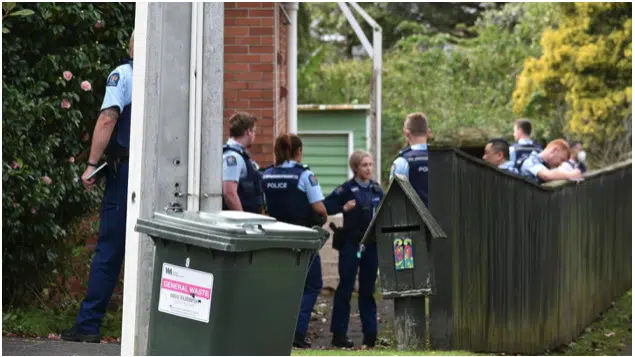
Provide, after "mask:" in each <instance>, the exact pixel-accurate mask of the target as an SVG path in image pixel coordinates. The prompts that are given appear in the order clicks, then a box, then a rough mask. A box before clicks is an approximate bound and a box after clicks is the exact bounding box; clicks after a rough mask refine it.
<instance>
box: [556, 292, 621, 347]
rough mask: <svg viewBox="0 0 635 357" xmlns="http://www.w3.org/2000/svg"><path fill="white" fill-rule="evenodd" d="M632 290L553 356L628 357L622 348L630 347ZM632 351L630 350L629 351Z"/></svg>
mask: <svg viewBox="0 0 635 357" xmlns="http://www.w3.org/2000/svg"><path fill="white" fill-rule="evenodd" d="M632 314H633V297H632V290H629V291H628V293H626V294H624V296H622V297H621V298H619V299H618V300H617V301H615V306H613V307H612V308H611V309H609V310H608V311H606V312H605V313H604V315H602V317H601V318H599V319H598V320H596V321H595V322H594V323H593V324H591V326H589V327H587V328H586V329H585V332H584V334H583V335H582V336H580V337H579V338H578V339H577V340H575V341H573V342H572V343H570V344H569V346H568V347H566V348H564V349H562V350H561V351H556V352H555V353H554V354H558V355H566V356H589V355H595V356H598V355H599V356H619V355H621V356H629V355H630V354H625V351H624V347H626V346H631V347H632V343H633V340H632V336H633V334H632V332H631V326H632ZM631 350H632V349H631Z"/></svg>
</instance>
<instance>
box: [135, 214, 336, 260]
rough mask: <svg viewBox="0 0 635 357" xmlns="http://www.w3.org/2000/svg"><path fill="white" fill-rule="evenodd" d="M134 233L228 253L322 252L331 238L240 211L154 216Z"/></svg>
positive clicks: (139, 223)
mask: <svg viewBox="0 0 635 357" xmlns="http://www.w3.org/2000/svg"><path fill="white" fill-rule="evenodd" d="M135 230H136V231H137V232H140V233H144V234H147V235H149V236H151V237H153V238H162V239H165V240H168V241H174V242H180V243H183V244H189V245H194V246H198V247H202V248H209V249H215V250H221V251H226V252H245V251H253V250H262V249H269V248H290V249H305V250H319V249H320V248H322V246H323V245H324V243H325V242H326V241H327V240H328V238H329V233H328V231H326V230H324V229H322V228H321V227H313V228H306V227H302V226H296V225H291V224H287V223H283V222H278V221H277V220H276V219H275V218H272V217H269V216H263V215H259V214H254V213H248V212H241V211H220V212H215V213H208V212H196V211H184V212H174V213H162V212H155V213H154V215H153V216H152V218H150V219H138V220H137V224H136V226H135Z"/></svg>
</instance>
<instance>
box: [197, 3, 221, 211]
mask: <svg viewBox="0 0 635 357" xmlns="http://www.w3.org/2000/svg"><path fill="white" fill-rule="evenodd" d="M224 12H225V5H224V4H223V3H222V2H220V3H207V2H206V3H205V7H204V9H203V16H204V20H203V51H202V52H203V63H202V65H203V73H202V76H201V78H202V80H203V87H202V88H203V93H202V134H203V136H202V148H201V198H200V200H201V201H200V210H201V211H205V212H215V211H220V210H221V209H222V203H223V198H222V195H223V183H222V172H221V171H222V168H223V163H222V160H223V148H222V146H223V90H224V88H223V84H222V83H224V82H223V74H224V52H225V51H224V49H225V46H224V23H225V13H224Z"/></svg>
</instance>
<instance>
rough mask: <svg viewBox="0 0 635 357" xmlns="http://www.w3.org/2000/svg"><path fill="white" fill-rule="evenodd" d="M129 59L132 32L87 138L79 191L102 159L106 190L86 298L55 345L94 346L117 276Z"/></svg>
mask: <svg viewBox="0 0 635 357" xmlns="http://www.w3.org/2000/svg"><path fill="white" fill-rule="evenodd" d="M133 55H134V32H133V34H132V36H131V37H130V59H126V60H124V61H123V63H122V64H121V65H120V66H119V67H117V68H116V69H115V70H114V71H112V72H111V73H110V76H109V77H108V80H107V82H106V94H105V96H104V101H103V104H102V106H101V113H100V115H99V118H98V119H97V123H96V124H95V130H94V132H93V140H92V144H91V149H90V156H89V159H88V167H87V168H86V171H85V172H84V174H83V175H82V182H83V184H84V186H85V187H86V189H91V188H92V187H93V186H94V184H95V177H91V178H88V177H89V176H90V175H91V174H92V173H93V172H94V171H95V168H96V167H97V166H98V163H99V159H100V158H101V156H102V154H104V153H105V154H106V161H107V163H108V166H107V174H106V175H107V176H106V189H105V192H104V199H103V204H102V209H101V215H100V222H99V239H98V241H97V247H96V249H95V255H94V257H93V261H92V265H91V270H90V278H89V281H88V292H87V293H86V297H85V298H84V301H83V302H82V304H81V307H80V310H79V314H78V315H77V321H76V323H75V325H74V326H73V327H71V328H70V329H67V330H64V331H62V333H61V336H60V337H61V339H63V340H66V341H78V342H96V343H99V342H100V332H99V330H100V326H101V322H102V319H103V317H104V315H105V313H106V308H107V307H108V303H109V302H110V298H111V297H112V293H113V290H114V288H115V285H116V283H117V280H118V279H119V272H120V271H121V264H122V262H123V258H124V248H125V241H126V240H125V239H126V211H127V199H126V198H127V192H128V150H129V147H130V110H131V106H132V58H133Z"/></svg>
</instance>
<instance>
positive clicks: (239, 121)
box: [223, 113, 264, 213]
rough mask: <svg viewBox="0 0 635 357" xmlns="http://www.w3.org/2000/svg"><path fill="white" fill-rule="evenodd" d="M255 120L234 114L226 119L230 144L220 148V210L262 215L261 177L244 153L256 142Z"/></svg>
mask: <svg viewBox="0 0 635 357" xmlns="http://www.w3.org/2000/svg"><path fill="white" fill-rule="evenodd" d="M256 121H257V118H256V117H255V116H253V115H251V114H249V113H235V114H234V115H232V116H231V118H229V136H230V138H229V140H227V143H226V144H225V145H224V146H223V210H233V211H245V212H252V213H263V210H264V197H263V192H262V185H261V173H260V172H259V171H258V165H257V164H256V162H255V161H253V160H252V159H251V156H250V155H249V153H248V152H247V151H246V149H249V148H251V146H252V145H253V143H254V142H255V141H256Z"/></svg>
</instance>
